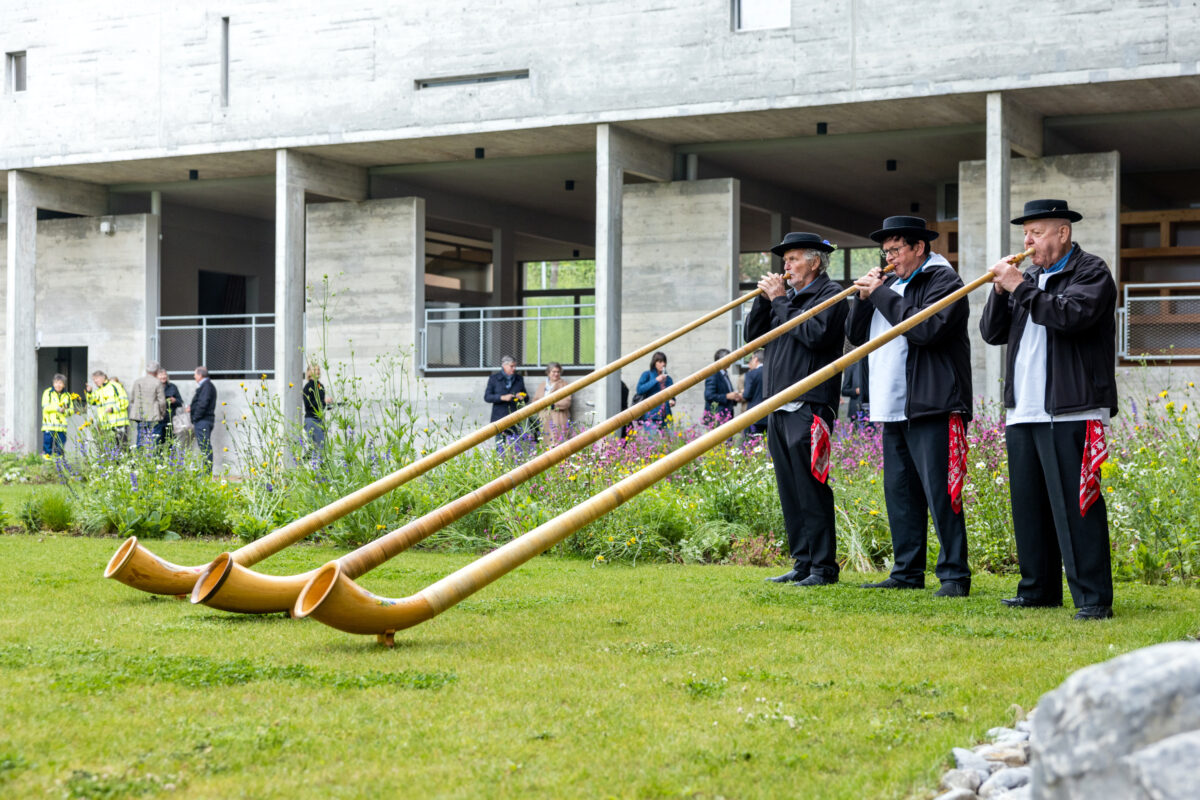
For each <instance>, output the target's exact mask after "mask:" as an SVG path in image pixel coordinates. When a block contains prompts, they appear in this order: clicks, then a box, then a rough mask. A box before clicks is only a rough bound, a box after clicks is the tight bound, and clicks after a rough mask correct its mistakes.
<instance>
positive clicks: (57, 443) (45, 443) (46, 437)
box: [42, 375, 75, 458]
mask: <svg viewBox="0 0 1200 800" xmlns="http://www.w3.org/2000/svg"><path fill="white" fill-rule="evenodd" d="M74 409H75V404H74V401H73V398H72V397H71V393H70V392H68V391H67V379H66V376H64V375H55V376H54V378H53V379H52V380H51V381H50V385H49V386H47V387H46V390H45V391H44V392H42V457H43V458H50V457H51V456H61V455H62V454H63V447H64V446H65V445H66V443H67V419H68V418H69V417H70V416H71V413H72V412H73V411H74Z"/></svg>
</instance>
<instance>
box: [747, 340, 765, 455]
mask: <svg viewBox="0 0 1200 800" xmlns="http://www.w3.org/2000/svg"><path fill="white" fill-rule="evenodd" d="M762 364H763V361H762V350H755V351H754V352H753V353H751V355H750V369H749V370H747V372H746V374H745V375H744V376H743V378H744V385H743V388H742V399H743V400H745V401H746V411H749V410H750V409H752V408H754V407H755V406H756V405H758V404H759V403H761V402H762V400H763V386H762V375H763V374H762ZM766 430H767V421H766V420H765V419H761V420H759V421H758V422H756V423H754V424H753V425H751V426H750V427H749V428H746V433H748V434H754V433H759V434H761V433H764V432H765V431H766Z"/></svg>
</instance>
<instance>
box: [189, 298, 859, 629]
mask: <svg viewBox="0 0 1200 800" xmlns="http://www.w3.org/2000/svg"><path fill="white" fill-rule="evenodd" d="M855 291H857V290H856V289H855V288H853V287H851V288H849V289H846V290H843V291H841V292H838V293H837V294H836V295H834V296H832V297H830V298H828V299H826V300H824V301H822V302H821V303H818V304H817V305H816V306H813V307H812V308H810V309H808V310H807V311H805V312H803V313H802V314H798V315H796V316H795V317H793V318H792V319H790V320H788V321H787V322H785V323H784V324H782V325H779V326H778V327H776V328H774V329H772V330H770V331H768V332H767V333H765V334H763V335H762V336H760V337H758V338H757V339H755V340H754V341H752V342H748V343H747V344H746V345H744V346H743V347H741V348H739V349H738V350H735V351H734V352H732V353H730V354H729V355H727V356H725V357H724V358H722V359H719V360H717V361H714V362H713V363H712V364H709V365H708V366H706V367H704V368H703V369H701V370H698V371H696V372H694V373H692V374H691V375H689V376H687V377H686V378H683V379H682V380H679V381H677V382H675V384H674V385H673V386H670V387H668V388H665V389H662V390H660V391H658V392H655V393H654V394H653V395H651V396H650V397H647V398H646V399H645V400H643V401H641V402H640V403H638V404H636V405H634V406H633V407H632V408H629V409H626V410H625V411H622V412H621V413H620V414H617V415H616V416H613V417H611V418H609V419H607V420H605V421H604V422H601V423H599V424H597V425H595V426H593V427H592V428H590V429H588V430H586V431H584V432H582V433H580V434H578V435H577V436H574V437H572V438H570V439H568V440H567V441H565V442H563V443H561V444H559V445H558V446H557V447H554V448H553V449H551V450H548V451H547V452H545V453H542V454H541V455H539V456H537V457H536V458H534V459H531V460H530V461H528V462H526V463H524V464H522V465H520V466H518V467H515V468H514V469H512V470H510V471H509V472H507V473H505V474H504V475H501V476H500V477H498V478H495V479H494V480H492V481H490V482H488V483H487V484H485V485H483V486H481V487H480V488H478V489H476V490H475V491H473V492H471V493H470V494H466V495H463V496H462V497H460V498H458V499H457V500H454V501H452V502H450V503H447V504H446V505H444V506H442V507H441V508H438V509H435V510H433V511H431V512H429V513H428V514H426V515H424V516H422V517H418V518H417V519H415V520H413V521H411V522H409V523H407V524H405V525H403V526H402V527H400V528H397V529H396V530H394V531H391V532H390V533H387V534H384V535H383V536H380V537H379V538H377V539H375V540H374V541H371V542H368V543H367V544H365V545H363V546H362V547H360V548H358V549H357V550H354V551H352V552H350V553H347V554H346V555H344V556H342V557H341V558H339V559H338V562H339V564H340V565H341V569H342V571H343V573H344V574H346V575H348V576H349V577H350V578H352V579H353V578H358V577H360V576H362V575H364V574H365V573H367V572H369V571H370V570H372V569H374V568H375V567H377V566H379V565H380V564H382V563H384V562H385V561H387V560H388V559H390V558H393V557H394V556H396V555H397V554H398V553H400V552H402V551H404V550H406V549H408V548H409V547H412V546H413V545H414V544H416V543H418V542H420V541H422V540H423V539H425V538H427V537H428V536H430V535H431V534H433V533H435V532H436V531H439V530H441V529H442V528H444V527H445V526H446V525H449V524H450V523H452V522H454V521H455V520H458V519H460V518H462V517H463V516H465V515H467V514H468V513H470V512H471V511H474V510H475V509H477V508H479V507H480V506H482V505H484V504H485V503H488V502H490V501H491V500H494V499H495V498H497V497H499V496H500V495H502V494H504V493H505V492H508V491H510V490H512V489H514V488H516V487H517V486H519V485H520V484H522V483H524V482H525V481H527V480H529V479H530V478H532V477H534V476H536V475H538V474H540V473H542V472H544V471H545V470H547V469H549V468H550V467H552V466H554V465H555V464H558V463H560V462H561V461H563V460H565V459H566V458H568V457H569V456H571V455H573V454H574V453H577V452H579V451H580V450H582V449H584V448H585V447H588V446H590V445H591V444H593V443H594V442H596V441H598V440H600V439H602V438H603V437H605V436H607V435H608V434H610V433H613V432H614V431H617V430H619V429H620V428H622V427H623V426H625V425H626V424H628V423H630V422H632V421H633V420H635V419H637V418H638V417H640V416H642V415H643V414H645V413H646V412H648V411H650V410H651V409H653V408H656V407H657V406H660V405H662V404H663V403H664V402H666V401H667V400H669V399H670V398H672V397H675V396H676V395H678V394H680V393H681V392H683V391H685V390H687V389H689V388H691V387H692V386H695V385H696V384H698V383H700V382H701V381H703V380H704V379H705V378H707V377H708V376H710V375H713V374H715V373H716V372H717V371H719V370H722V369H725V368H726V367H728V366H730V365H731V364H734V363H736V362H737V361H738V360H739V359H741V358H744V357H745V356H747V355H749V354H750V353H752V352H754V351H755V350H757V349H758V348H760V347H762V346H763V345H765V344H767V343H768V342H770V341H772V340H774V339H776V338H778V337H779V336H782V335H783V334H785V333H787V332H788V331H790V330H792V329H793V328H795V327H797V326H799V325H802V324H803V323H804V322H806V321H807V320H809V319H812V318H813V317H814V316H816V315H817V314H820V313H821V312H823V311H825V310H826V309H829V308H831V307H833V306H834V305H836V304H837V303H840V302H842V301H843V300H845V299H846V298H847V297H849V296H850V295H852V294H853V293H854V292H855ZM315 574H316V570H312V571H310V572H305V573H302V574H299V575H291V576H282V577H280V576H273V575H263V574H262V573H259V572H256V571H254V570H251V569H248V568H246V567H245V566H244V565H242V564H239V563H237V562H236V561H235V560H234V559H233V555H232V554H229V553H226V554H223V555H221V556H219V557H218V558H217V560H216V561H214V562H213V563H212V565H210V567H209V569H208V570H207V571H205V572H204V573H203V575H202V576H201V577H200V578H199V579H198V580H197V581H196V583H195V588H194V589H193V590H192V596H191V599H192V602H193V603H203V604H204V605H207V606H209V607H211V608H219V609H221V610H223V611H235V612H240V613H249V614H263V613H270V612H273V611H289V610H291V609H292V607H293V606H294V604H295V602H296V599H297V598H298V597H299V595H300V590H301V589H303V588H304V586H305V584H307V583H308V581H309V580H310V579H311V578H312V577H313V576H314V575H315Z"/></svg>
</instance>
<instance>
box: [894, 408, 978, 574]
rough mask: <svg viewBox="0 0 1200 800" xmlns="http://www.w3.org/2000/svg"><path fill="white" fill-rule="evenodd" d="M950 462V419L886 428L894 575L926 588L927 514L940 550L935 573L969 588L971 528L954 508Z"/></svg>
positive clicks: (926, 418)
mask: <svg viewBox="0 0 1200 800" xmlns="http://www.w3.org/2000/svg"><path fill="white" fill-rule="evenodd" d="M949 460H950V415H949V414H946V415H941V416H936V417H922V418H921V419H917V420H909V421H907V422H885V423H884V424H883V495H884V499H885V500H886V502H887V512H888V524H889V525H890V527H891V531H892V551H893V553H894V555H895V559H896V563H895V564H894V565H893V566H892V577H893V578H895V579H896V580H898V581H902V582H904V583H908V584H911V585H913V586H924V585H925V559H926V556H927V552H928V548H927V546H926V531H927V530H928V528H929V516H930V515H931V514H932V516H933V529H934V531H936V532H937V537H938V542H939V543H940V544H941V549H940V551H939V552H938V559H937V566H936V568H935V573H936V574H937V577H938V579H939V580H940V581H941V582H942V583H957V584H961V585H962V586H964V587H966V588H968V589H969V588H970V586H971V568H970V567H969V566H967V525H966V522H965V521H964V518H963V514H962V512H961V511H960V512H958V513H957V514H956V513H955V512H954V509H953V508H952V507H951V506H950V493H949V492H947V491H946V482H947V478H948V473H949Z"/></svg>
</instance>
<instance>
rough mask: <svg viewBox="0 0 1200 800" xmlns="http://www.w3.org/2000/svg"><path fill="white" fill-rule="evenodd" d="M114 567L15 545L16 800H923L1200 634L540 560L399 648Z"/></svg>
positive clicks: (399, 586)
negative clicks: (975, 748)
mask: <svg viewBox="0 0 1200 800" xmlns="http://www.w3.org/2000/svg"><path fill="white" fill-rule="evenodd" d="M116 546H117V541H116V540H111V539H110V540H97V539H86V538H71V537H62V536H54V535H51V534H44V535H42V536H39V537H27V536H0V581H2V583H0V585H2V586H3V587H4V591H3V593H2V594H0V598H2V600H0V685H2V686H3V690H2V692H0V698H2V699H0V703H2V705H0V719H2V720H3V724H2V725H0V795H3V796H5V797H30V796H63V797H83V798H92V797H125V796H147V797H153V796H172V797H211V798H224V797H255V798H258V797H390V796H405V797H423V796H445V797H517V796H536V797H607V796H613V797H681V796H683V797H716V796H718V795H720V796H725V797H738V798H754V797H780V796H801V795H803V796H808V797H847V798H858V797H882V798H889V797H894V798H903V797H931V796H932V795H933V794H934V793H933V792H932V791H931V789H932V787H934V786H936V782H937V779H938V775H939V773H940V770H941V769H942V768H943V766H944V765H945V764H946V762H947V756H948V754H949V751H950V748H951V747H954V746H959V745H969V744H971V743H973V742H975V741H976V740H978V739H979V738H980V737H981V736H982V734H983V732H984V731H985V730H986V729H987V728H989V727H992V726H994V725H999V724H1004V723H1010V722H1011V721H1012V712H1011V710H1010V706H1012V705H1013V704H1014V703H1015V704H1018V705H1020V706H1023V707H1026V708H1028V707H1030V706H1032V705H1034V704H1035V703H1036V702H1037V700H1038V698H1039V696H1040V695H1041V694H1042V693H1043V692H1045V691H1047V690H1048V689H1050V688H1053V687H1054V686H1056V685H1057V684H1058V683H1059V682H1061V681H1062V680H1063V678H1065V677H1066V676H1067V675H1068V674H1069V673H1070V672H1072V671H1073V670H1075V669H1077V668H1079V667H1081V666H1083V665H1086V664H1090V663H1094V662H1097V661H1102V660H1105V659H1107V658H1110V657H1112V656H1114V655H1117V654H1118V653H1122V652H1125V651H1128V650H1131V649H1134V648H1137V647H1141V646H1144V645H1148V644H1153V643H1156V642H1162V641H1168V640H1174V639H1180V638H1183V637H1185V636H1188V635H1195V634H1196V633H1197V629H1198V627H1200V621H1198V620H1197V616H1196V613H1195V608H1196V601H1197V591H1196V590H1195V589H1187V588H1179V587H1173V588H1152V587H1146V586H1142V585H1132V584H1121V585H1118V587H1117V604H1116V613H1117V617H1116V619H1115V620H1112V621H1110V622H1103V623H1091V624H1081V623H1076V622H1073V621H1072V620H1071V612H1070V610H1069V609H1054V610H1043V609H1036V610H1028V611H1013V610H1010V609H1006V608H1003V607H1001V606H1000V604H999V603H998V600H999V598H1000V597H1002V596H1007V595H1008V594H1010V593H1011V591H1012V587H1013V583H1014V579H1012V578H994V577H987V576H984V577H982V578H979V579H978V580H977V582H976V586H975V594H974V595H973V596H972V597H970V598H969V599H967V600H965V601H960V600H937V599H934V598H933V597H931V593H932V588H931V589H929V590H926V591H924V592H887V593H884V592H869V591H864V590H859V589H857V588H854V587H853V584H854V583H855V582H856V581H857V580H858V579H859V576H846V577H844V578H843V583H842V584H841V585H839V586H836V587H828V588H821V589H815V590H798V589H794V588H786V587H779V586H776V585H774V584H765V583H763V580H762V579H763V578H764V577H765V576H767V575H769V574H772V571H769V570H762V569H755V568H741V567H703V566H675V565H650V566H639V567H636V568H629V567H612V566H608V567H599V568H592V567H591V566H590V563H589V562H582V561H573V560H566V559H559V558H541V559H537V560H535V561H534V562H532V563H531V564H529V565H526V566H525V567H522V568H521V569H519V570H517V571H516V572H514V573H513V574H511V575H509V576H507V577H505V578H504V579H502V580H500V581H499V582H497V583H495V584H493V585H491V586H489V587H487V588H485V589H483V590H482V591H480V592H479V593H477V594H476V595H474V596H472V597H470V598H469V599H468V600H466V601H465V602H463V603H462V604H460V605H459V606H457V607H455V608H453V609H450V610H449V611H447V612H445V613H444V614H442V615H441V616H440V617H438V618H436V619H434V620H433V621H431V622H429V623H427V624H425V625H423V626H420V627H418V628H415V629H413V630H410V631H405V632H401V633H400V634H398V635H397V637H396V647H395V649H393V650H388V649H385V648H382V647H379V646H377V645H376V644H375V642H374V639H373V638H369V637H362V636H350V635H347V634H343V633H340V632H338V631H335V630H333V629H331V628H327V627H325V626H323V625H321V624H320V623H317V622H314V621H312V620H306V621H295V620H289V619H286V618H284V617H283V616H281V615H275V616H271V617H243V616H236V615H230V614H224V613H220V612H216V611H212V610H209V609H206V608H202V607H194V606H191V605H189V604H186V603H182V602H179V601H176V600H174V599H167V598H159V597H152V596H149V595H145V594H142V593H139V592H136V591H134V590H131V589H129V588H127V587H124V586H122V585H120V584H118V583H116V582H114V581H105V580H103V579H102V578H101V572H102V570H103V567H104V564H105V562H106V561H107V559H108V558H109V556H110V555H111V554H112V552H113V551H114V550H115V548H116ZM151 547H152V549H153V550H154V551H155V552H156V553H157V554H159V555H161V556H162V557H164V558H167V559H169V560H171V561H175V562H177V563H182V564H193V563H202V562H206V561H208V560H209V559H210V558H212V557H213V556H215V555H216V554H217V553H218V552H219V551H220V550H221V549H222V546H221V545H220V544H218V543H212V542H209V543H204V542H191V541H178V542H153V543H151ZM337 554H338V553H337V552H336V551H334V550H331V549H325V548H314V547H294V548H291V549H289V550H286V551H284V552H283V553H281V554H279V555H277V556H275V557H274V558H272V559H270V560H269V561H267V562H264V563H263V564H262V565H261V566H262V567H263V568H264V570H266V571H271V572H276V573H293V572H298V571H300V570H304V569H310V568H312V567H314V566H316V565H318V564H320V563H323V562H324V561H326V560H328V559H330V558H332V557H335V556H336V555H337ZM468 560H469V559H468V557H466V556H461V555H444V554H434V553H408V554H403V555H401V556H400V557H398V558H396V559H393V560H392V561H391V562H389V563H388V564H386V565H385V566H383V567H381V568H380V569H378V570H376V571H375V572H373V573H371V574H370V575H368V576H366V577H364V578H363V580H362V583H363V585H364V586H366V587H368V588H370V589H372V590H373V591H376V592H379V593H381V594H384V595H390V596H401V595H405V594H408V593H411V592H413V591H416V590H418V589H420V588H422V587H423V586H424V585H426V584H427V583H428V582H429V581H431V580H434V579H436V578H438V577H441V576H442V575H444V574H446V573H447V572H449V571H450V570H452V569H454V568H457V567H458V566H460V565H462V564H464V563H466V562H467V561H468ZM930 583H931V584H935V583H936V581H933V580H931V581H930Z"/></svg>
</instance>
